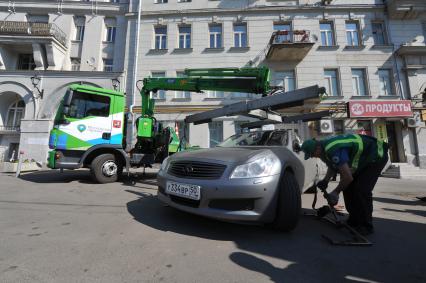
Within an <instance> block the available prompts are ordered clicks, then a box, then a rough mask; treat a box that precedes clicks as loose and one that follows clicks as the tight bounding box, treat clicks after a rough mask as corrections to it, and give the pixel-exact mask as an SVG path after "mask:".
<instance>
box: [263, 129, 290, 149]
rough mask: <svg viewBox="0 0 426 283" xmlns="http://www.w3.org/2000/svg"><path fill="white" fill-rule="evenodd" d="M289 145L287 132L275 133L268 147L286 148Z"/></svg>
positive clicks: (267, 143) (269, 140) (270, 138)
mask: <svg viewBox="0 0 426 283" xmlns="http://www.w3.org/2000/svg"><path fill="white" fill-rule="evenodd" d="M287 144H288V134H287V131H280V132H273V133H272V134H271V136H270V137H269V139H268V141H267V142H266V145H268V146H286V145H287Z"/></svg>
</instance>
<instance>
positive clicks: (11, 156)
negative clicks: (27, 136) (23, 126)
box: [7, 143, 19, 162]
mask: <svg viewBox="0 0 426 283" xmlns="http://www.w3.org/2000/svg"><path fill="white" fill-rule="evenodd" d="M8 151H9V153H8V159H7V160H9V162H13V161H15V160H18V158H19V157H18V153H19V143H10V144H9V150H8Z"/></svg>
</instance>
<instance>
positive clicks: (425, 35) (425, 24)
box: [422, 22, 426, 43]
mask: <svg viewBox="0 0 426 283" xmlns="http://www.w3.org/2000/svg"><path fill="white" fill-rule="evenodd" d="M422 26H423V38H424V39H423V42H424V43H426V22H424V23H422Z"/></svg>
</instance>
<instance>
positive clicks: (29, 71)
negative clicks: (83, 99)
mask: <svg viewBox="0 0 426 283" xmlns="http://www.w3.org/2000/svg"><path fill="white" fill-rule="evenodd" d="M127 11H128V4H127V1H126V3H120V1H95V2H89V1H47V0H46V1H44V0H37V1H2V2H0V20H1V22H0V162H14V161H16V159H17V158H18V154H19V152H21V154H22V155H23V156H22V158H23V159H25V160H34V161H37V162H42V163H43V162H45V160H46V156H47V155H46V154H47V150H48V148H47V144H48V137H49V130H50V129H51V127H52V121H53V119H54V116H55V112H56V109H57V108H58V105H59V102H60V100H61V99H62V97H63V96H64V94H65V91H66V89H67V87H68V86H69V85H70V84H73V83H82V84H89V85H93V86H98V87H106V88H118V89H124V88H125V76H124V75H123V74H124V50H125V42H126V30H127V21H126V18H125V13H126V12H127Z"/></svg>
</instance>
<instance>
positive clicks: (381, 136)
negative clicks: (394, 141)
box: [375, 121, 388, 141]
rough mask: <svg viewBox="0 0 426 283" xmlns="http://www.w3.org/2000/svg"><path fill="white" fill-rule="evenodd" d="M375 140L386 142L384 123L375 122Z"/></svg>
mask: <svg viewBox="0 0 426 283" xmlns="http://www.w3.org/2000/svg"><path fill="white" fill-rule="evenodd" d="M375 127H376V138H377V139H378V140H380V141H387V140H388V134H387V132H386V123H385V122H384V121H377V122H376V125H375Z"/></svg>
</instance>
